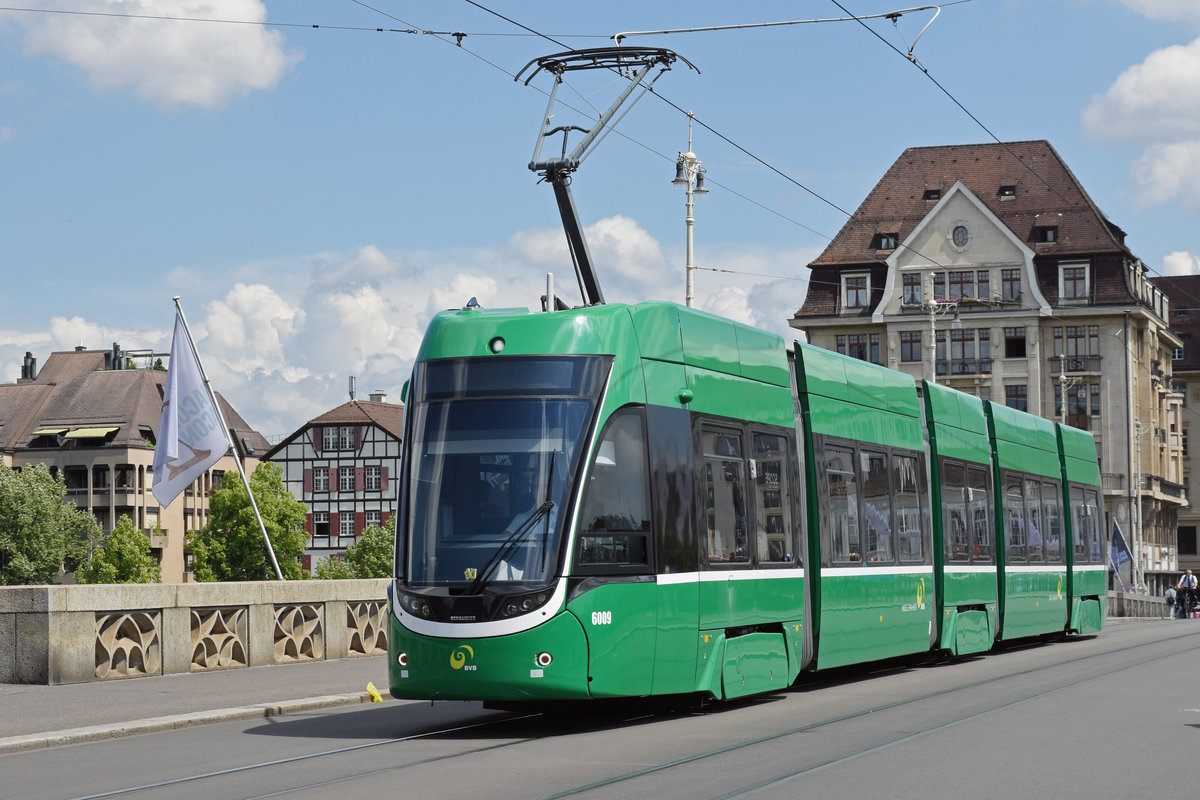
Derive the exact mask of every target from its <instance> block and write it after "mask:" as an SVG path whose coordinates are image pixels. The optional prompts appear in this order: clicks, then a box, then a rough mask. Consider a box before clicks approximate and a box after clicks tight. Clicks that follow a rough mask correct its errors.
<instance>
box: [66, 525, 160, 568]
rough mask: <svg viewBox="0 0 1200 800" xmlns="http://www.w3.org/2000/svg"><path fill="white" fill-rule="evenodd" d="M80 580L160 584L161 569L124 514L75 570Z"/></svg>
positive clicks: (148, 545) (148, 544) (146, 543)
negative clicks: (98, 545)
mask: <svg viewBox="0 0 1200 800" xmlns="http://www.w3.org/2000/svg"><path fill="white" fill-rule="evenodd" d="M75 580H77V581H79V582H80V583H161V582H162V568H161V567H159V565H158V562H157V561H155V559H154V556H152V555H150V540H149V539H147V538H146V535H145V534H144V533H142V532H141V531H139V530H138V529H137V528H135V527H133V521H132V520H130V519H129V517H127V516H125V515H124V514H122V515H121V518H120V519H119V520H117V527H115V528H113V532H112V533H110V534H109V535H108V538H107V539H105V540H104V544H103V545H102V546H100V547H98V548H96V549H95V550H94V551H93V552H92V553H91V557H90V558H88V559H87V560H85V561H84V562H83V563H82V564H80V565H79V566H78V567H77V568H76V569H75Z"/></svg>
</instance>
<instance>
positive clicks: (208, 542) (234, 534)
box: [186, 461, 308, 581]
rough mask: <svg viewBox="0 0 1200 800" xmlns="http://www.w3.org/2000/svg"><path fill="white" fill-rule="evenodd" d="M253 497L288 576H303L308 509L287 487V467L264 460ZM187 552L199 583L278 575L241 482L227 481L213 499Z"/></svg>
mask: <svg viewBox="0 0 1200 800" xmlns="http://www.w3.org/2000/svg"><path fill="white" fill-rule="evenodd" d="M250 486H251V487H252V488H253V490H254V499H255V501H256V502H257V503H258V510H259V512H260V513H261V514H262V519H263V524H264V525H265V526H266V529H267V536H269V537H270V539H271V546H272V548H273V549H274V550H275V558H276V559H277V560H278V561H279V569H280V571H281V572H283V576H284V578H287V579H289V580H296V579H299V578H303V577H304V569H303V568H302V567H301V566H300V554H301V553H303V552H304V545H305V541H306V539H307V536H308V534H306V533H305V532H304V517H305V515H306V514H307V513H308V508H307V507H306V506H305V505H304V504H303V503H301V502H300V501H299V500H297V499H296V498H294V497H292V495H291V493H290V492H288V490H287V488H286V487H284V485H283V469H282V468H281V467H280V466H279V465H278V464H272V463H269V462H266V461H264V462H262V463H260V464H259V465H258V468H257V469H255V470H254V474H253V475H251V476H250ZM186 550H187V552H188V553H190V554H191V555H192V557H193V558H194V564H193V571H194V575H195V578H196V580H197V581H261V580H270V579H272V578H274V577H275V571H274V569H273V568H272V567H271V557H270V555H268V553H267V548H266V545H265V544H264V542H263V539H262V532H261V531H260V530H259V527H258V522H257V521H256V520H255V519H254V509H253V508H252V507H251V505H250V498H249V497H248V496H247V495H246V487H245V486H244V485H243V484H242V482H241V481H235V480H223V481H221V486H220V487H219V488H217V489H215V490H214V491H213V493H212V498H211V500H210V501H209V517H208V524H207V525H205V526H204V527H203V528H201V529H200V530H198V531H189V532H188V535H187V545H186Z"/></svg>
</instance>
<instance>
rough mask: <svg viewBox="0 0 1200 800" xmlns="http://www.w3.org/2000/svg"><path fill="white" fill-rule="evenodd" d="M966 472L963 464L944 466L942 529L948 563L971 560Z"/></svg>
mask: <svg viewBox="0 0 1200 800" xmlns="http://www.w3.org/2000/svg"><path fill="white" fill-rule="evenodd" d="M965 472H966V471H965V470H964V469H963V466H962V464H955V463H954V462H952V461H946V462H943V464H942V529H943V534H942V535H943V536H944V537H945V539H944V541H943V545H944V547H945V551H946V560H947V561H958V562H966V561H969V560H970V559H971V541H970V538H969V537H970V533H969V531H968V528H967V504H966V486H965V485H964V481H963V478H964V475H965Z"/></svg>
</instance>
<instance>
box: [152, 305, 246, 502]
mask: <svg viewBox="0 0 1200 800" xmlns="http://www.w3.org/2000/svg"><path fill="white" fill-rule="evenodd" d="M220 420H221V418H220V416H219V415H218V414H217V409H216V408H215V407H214V406H213V403H212V400H211V399H210V397H209V394H208V390H207V389H206V388H205V386H204V375H203V373H202V372H201V370H200V362H199V361H198V360H197V359H196V353H195V351H194V350H193V349H192V344H191V338H190V337H189V336H188V333H187V328H186V327H185V325H184V322H183V317H182V316H181V315H180V314H178V313H177V314H176V315H175V334H174V336H172V337H171V363H170V365H169V367H168V368H167V386H166V389H165V391H164V393H163V407H162V417H160V418H159V421H158V441H157V444H156V445H155V450H154V485H153V492H154V496H155V497H156V498H157V499H158V502H159V503H160V504H161V505H162V506H163V507H164V508H166V507H167V506H169V505H170V504H171V501H173V500H174V499H175V498H176V497H178V496H179V493H180V492H182V491H183V490H184V489H186V488H187V487H188V485H189V484H191V483H192V482H193V481H194V480H196V478H198V477H200V476H201V475H203V474H204V472H205V470H207V469H208V468H209V467H211V466H212V465H213V464H215V463H216V462H217V461H218V460H219V459H220V458H221V456H223V455H225V452H226V451H227V450H228V449H229V439H228V437H227V436H226V435H225V431H223V430H222V429H221V421H220Z"/></svg>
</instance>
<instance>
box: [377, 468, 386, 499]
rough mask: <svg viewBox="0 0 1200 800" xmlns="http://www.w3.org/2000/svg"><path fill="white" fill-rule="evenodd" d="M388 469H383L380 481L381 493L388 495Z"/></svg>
mask: <svg viewBox="0 0 1200 800" xmlns="http://www.w3.org/2000/svg"><path fill="white" fill-rule="evenodd" d="M387 475H388V468H387V467H384V468H383V476H382V477H381V478H380V479H379V491H381V492H384V493H385V494H386V493H387V490H388V477H387Z"/></svg>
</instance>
